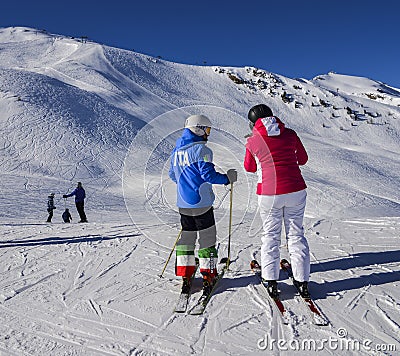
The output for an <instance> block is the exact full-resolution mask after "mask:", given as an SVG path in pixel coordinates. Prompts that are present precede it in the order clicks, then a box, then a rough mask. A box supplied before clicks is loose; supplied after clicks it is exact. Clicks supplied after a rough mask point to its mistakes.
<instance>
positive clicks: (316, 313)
mask: <svg viewBox="0 0 400 356" xmlns="http://www.w3.org/2000/svg"><path fill="white" fill-rule="evenodd" d="M280 265H281V269H282V270H283V271H284V272H285V273H286V275H287V276H288V277H289V279H290V280H291V281H292V284H293V286H294V287H295V288H296V290H297V292H298V293H299V297H300V299H301V300H302V301H303V302H304V304H305V305H306V306H307V310H308V311H309V313H310V315H311V317H312V319H313V322H314V324H315V325H321V326H326V325H328V324H329V320H328V319H327V318H326V317H325V316H324V315H323V314H322V312H321V310H320V309H319V308H318V307H317V305H316V304H315V303H314V300H313V299H312V298H311V297H302V296H301V293H300V291H299V290H298V288H297V286H296V284H295V283H294V277H293V272H292V266H291V265H290V263H289V261H287V260H285V259H283V260H281V263H280Z"/></svg>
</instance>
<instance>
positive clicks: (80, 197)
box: [66, 188, 86, 203]
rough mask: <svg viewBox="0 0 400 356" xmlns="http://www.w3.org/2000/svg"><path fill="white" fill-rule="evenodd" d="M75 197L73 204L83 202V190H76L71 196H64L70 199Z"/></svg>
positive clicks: (84, 196)
mask: <svg viewBox="0 0 400 356" xmlns="http://www.w3.org/2000/svg"><path fill="white" fill-rule="evenodd" d="M73 195H75V203H79V202H82V201H84V200H85V198H86V193H85V189H83V188H76V189H75V190H74V191H73V192H72V193H71V194H66V196H67V197H72V196H73Z"/></svg>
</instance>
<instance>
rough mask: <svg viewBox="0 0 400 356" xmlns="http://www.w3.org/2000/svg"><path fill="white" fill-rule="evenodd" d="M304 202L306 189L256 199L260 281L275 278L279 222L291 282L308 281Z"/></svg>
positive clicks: (279, 238)
mask: <svg viewBox="0 0 400 356" xmlns="http://www.w3.org/2000/svg"><path fill="white" fill-rule="evenodd" d="M306 199H307V193H306V190H301V191H299V192H294V193H288V194H281V195H259V196H258V206H259V209H260V216H261V220H262V224H263V230H264V234H263V235H262V238H261V241H262V246H261V274H262V277H263V278H264V279H266V280H278V279H279V262H280V250H279V247H280V244H281V232H282V221H283V223H284V226H285V232H286V240H287V244H288V250H289V256H290V262H291V265H292V269H293V276H294V279H295V280H297V281H299V282H303V281H308V280H309V277H310V253H309V247H308V243H307V240H306V238H305V237H304V230H303V217H304V209H305V207H306Z"/></svg>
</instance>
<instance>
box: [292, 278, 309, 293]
mask: <svg viewBox="0 0 400 356" xmlns="http://www.w3.org/2000/svg"><path fill="white" fill-rule="evenodd" d="M293 284H294V286H295V287H296V288H297V290H298V291H299V294H300V296H301V297H302V298H310V297H311V295H310V292H309V291H308V282H307V281H305V282H298V281H296V280H295V279H293Z"/></svg>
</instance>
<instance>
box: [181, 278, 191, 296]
mask: <svg viewBox="0 0 400 356" xmlns="http://www.w3.org/2000/svg"><path fill="white" fill-rule="evenodd" d="M182 280H183V283H182V290H181V293H182V294H189V293H190V288H191V286H192V281H191V279H190V278H187V277H183V278H182Z"/></svg>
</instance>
